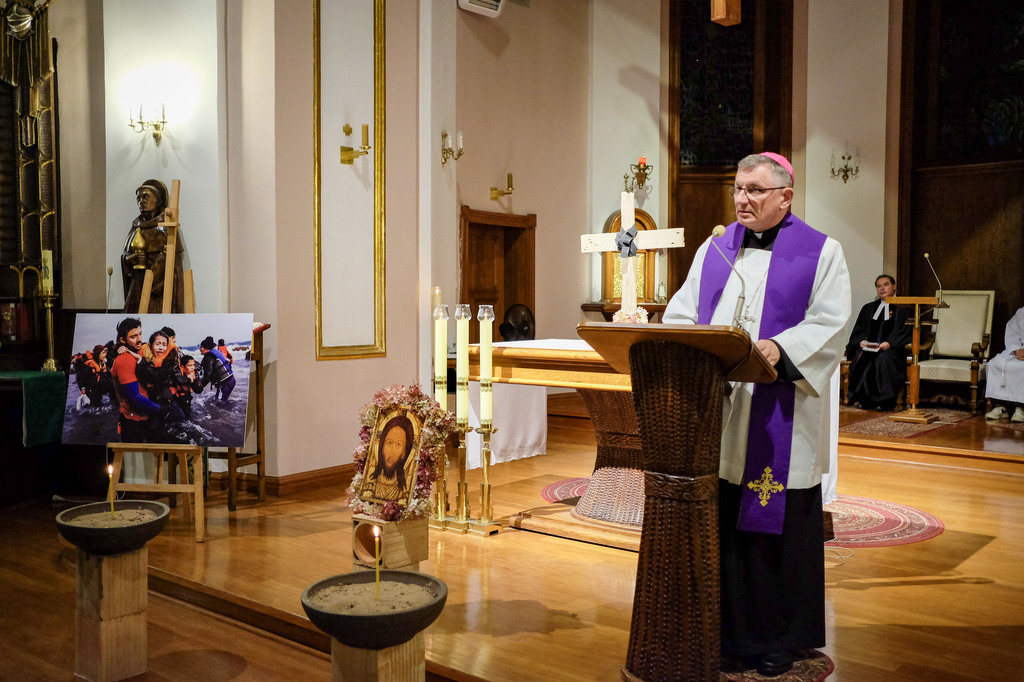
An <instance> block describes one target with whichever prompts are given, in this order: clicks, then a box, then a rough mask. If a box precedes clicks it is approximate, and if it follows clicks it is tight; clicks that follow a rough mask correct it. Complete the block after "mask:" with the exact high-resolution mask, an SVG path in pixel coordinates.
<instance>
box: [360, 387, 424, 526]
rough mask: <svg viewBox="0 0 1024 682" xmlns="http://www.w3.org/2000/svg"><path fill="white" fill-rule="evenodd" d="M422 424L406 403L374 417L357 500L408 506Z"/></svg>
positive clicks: (413, 484)
mask: <svg viewBox="0 0 1024 682" xmlns="http://www.w3.org/2000/svg"><path fill="white" fill-rule="evenodd" d="M421 427H422V424H421V423H420V418H419V416H418V415H417V414H416V412H415V411H414V410H412V409H411V408H410V407H408V406H399V407H397V408H395V409H393V410H389V411H387V412H382V413H381V414H380V415H379V416H378V417H377V423H376V424H374V427H373V435H372V436H371V437H370V447H369V449H368V450H367V455H366V463H365V464H364V465H363V480H362V484H361V485H360V486H359V499H361V500H363V501H366V502H376V503H378V504H386V503H388V502H396V503H397V504H398V505H400V506H403V507H407V506H409V504H410V502H411V501H412V492H413V489H415V487H416V474H417V472H418V468H419V461H420V432H421V430H422V429H421ZM392 467H393V469H391V468H392ZM389 469H390V470H389Z"/></svg>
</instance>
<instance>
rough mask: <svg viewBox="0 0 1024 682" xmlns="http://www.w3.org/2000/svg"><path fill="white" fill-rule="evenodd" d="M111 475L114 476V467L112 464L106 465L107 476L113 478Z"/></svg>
mask: <svg viewBox="0 0 1024 682" xmlns="http://www.w3.org/2000/svg"><path fill="white" fill-rule="evenodd" d="M113 475H114V465H113V464H108V465H107V476H113Z"/></svg>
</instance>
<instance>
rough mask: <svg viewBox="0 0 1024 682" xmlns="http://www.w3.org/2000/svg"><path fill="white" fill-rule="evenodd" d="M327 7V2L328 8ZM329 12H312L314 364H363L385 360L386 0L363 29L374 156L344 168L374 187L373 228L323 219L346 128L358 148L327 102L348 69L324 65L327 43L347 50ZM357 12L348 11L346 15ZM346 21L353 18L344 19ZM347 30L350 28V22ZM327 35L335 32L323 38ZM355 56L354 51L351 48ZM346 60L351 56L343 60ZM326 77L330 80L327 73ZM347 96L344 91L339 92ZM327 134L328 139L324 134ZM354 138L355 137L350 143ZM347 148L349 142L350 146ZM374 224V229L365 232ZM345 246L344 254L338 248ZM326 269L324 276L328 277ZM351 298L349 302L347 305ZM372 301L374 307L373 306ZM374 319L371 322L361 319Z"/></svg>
mask: <svg viewBox="0 0 1024 682" xmlns="http://www.w3.org/2000/svg"><path fill="white" fill-rule="evenodd" d="M328 1H329V0H328ZM323 9H324V8H323V7H321V0H315V2H314V10H313V69H314V73H313V135H314V141H313V149H314V158H313V194H314V197H313V203H314V259H315V266H314V292H315V303H316V359H317V360H343V359H351V358H365V357H374V356H381V355H386V329H385V311H386V292H385V282H386V280H385V249H384V235H385V215H384V197H385V170H384V149H385V67H384V58H385V20H384V0H374V2H373V15H372V21H371V22H370V23H371V24H372V26H365V27H363V26H359V28H358V29H357V30H359V29H363V28H365V30H366V31H372V36H373V48H372V55H373V57H372V60H373V77H372V97H373V107H372V111H373V124H372V129H373V135H372V137H371V138H370V140H369V143H370V147H371V151H370V155H369V156H364V157H360V158H357V159H356V160H355V161H354V163H353V164H352V165H351V166H347V165H346V166H344V168H343V171H344V172H348V171H351V173H352V174H355V175H356V176H357V178H358V180H359V181H360V182H363V183H364V185H365V184H366V183H367V182H369V183H370V184H371V185H372V188H371V189H370V191H368V192H367V194H369V193H370V192H372V220H366V221H362V222H359V221H356V222H355V223H354V224H335V222H332V220H331V219H330V211H329V210H328V211H325V202H324V199H325V194H324V191H323V190H324V187H323V183H324V175H325V172H324V171H325V169H327V168H328V167H327V166H326V164H340V155H339V149H340V145H339V144H337V141H338V131H340V130H341V129H342V127H343V125H344V124H346V123H347V124H349V125H350V126H351V128H352V131H351V133H350V134H347V136H346V138H345V139H344V140H343V142H344V143H345V144H346V145H347V146H352V147H355V148H358V147H359V142H360V124H359V121H358V120H356V119H354V118H353V117H352V116H351V115H350V113H351V112H350V111H348V110H347V107H336V106H334V105H332V104H330V101H331V100H329V101H328V102H325V101H324V94H325V89H326V90H327V91H329V92H332V90H331V89H332V88H335V87H336V86H335V83H334V75H335V74H337V73H338V70H339V69H346V68H348V67H350V66H351V65H350V64H348V63H347V62H344V63H338V64H335V63H332V64H325V63H324V61H323V60H322V59H321V57H322V52H321V48H322V47H323V45H324V43H325V41H326V40H330V41H331V42H330V46H331V48H332V49H334V48H335V47H336V46H337V45H339V44H340V45H341V49H343V50H346V51H347V49H348V45H347V44H346V42H345V40H344V39H342V40H340V41H339V40H338V36H337V35H336V34H334V33H333V31H334V29H335V28H336V27H334V26H327V27H325V26H324V13H323V11H322V10H323ZM351 9H352V8H351V7H350V8H349V10H351ZM346 16H347V17H351V16H352V12H346ZM346 23H348V22H346ZM325 28H326V30H327V31H329V32H331V33H330V35H325V34H324V31H325ZM353 50H354V48H353ZM346 56H347V55H346ZM353 68H358V65H356V67H353ZM325 70H326V71H329V72H328V73H325ZM336 90H339V91H340V90H343V88H340V87H338V88H336ZM345 94H346V96H347V97H349V98H351V99H353V100H355V102H354V103H355V104H358V98H359V96H360V94H361V93H359V92H352V91H345ZM325 131H326V133H325ZM349 135H350V136H349ZM349 140H352V141H351V142H350V141H349ZM367 159H372V169H371V170H370V173H368V174H367V175H366V176H365V177H363V176H361V175H360V173H362V172H363V171H364V170H365V169H366V165H367V164H366V163H365V160H367ZM333 171H334V168H333V167H331V168H330V169H329V172H328V173H327V175H328V176H329V177H330V176H332V175H333ZM327 196H329V197H330V198H331V199H332V200H336V199H337V198H338V197H337V194H336V192H335V188H334V187H329V188H328V192H327ZM357 208H358V209H362V210H363V212H364V214H365V213H367V212H368V211H367V209H370V208H371V207H368V206H352V205H349V206H346V210H349V211H350V212H352V213H356V212H357V211H355V210H353V209H357ZM367 222H372V225H370V224H366V223H367ZM369 243H372V263H373V266H372V275H370V276H368V277H363V278H362V279H361V280H360V279H359V278H358V277H357V278H355V280H354V279H353V278H352V277H351V276H350V275H352V271H351V269H350V268H347V267H346V264H349V265H351V264H352V263H353V261H352V260H351V259H352V258H357V257H358V256H359V254H360V247H361V246H362V245H366V244H369ZM339 244H340V245H343V247H344V248H341V247H339V246H338V245H339ZM325 268H326V270H325ZM341 273H344V275H345V276H344V277H341V279H342V280H343V281H344V287H339V286H338V282H337V280H338V278H339V276H340V275H341ZM345 297H349V298H345ZM352 299H355V300H356V301H360V302H362V303H366V304H368V305H367V306H366V308H367V309H370V310H372V315H365V314H364V315H360V314H356V315H351V314H350V313H351V311H349V313H348V314H347V313H345V311H339V305H338V304H339V303H342V306H341V307H344V304H345V303H351V302H352ZM370 301H372V304H370ZM366 317H372V319H364V318H366ZM339 327H340V328H344V329H345V333H350V332H352V333H354V334H356V335H358V336H359V338H356V339H354V340H353V339H347V338H342V339H339V336H338V334H337V333H336V332H335V331H333V330H337V329H338V328H339Z"/></svg>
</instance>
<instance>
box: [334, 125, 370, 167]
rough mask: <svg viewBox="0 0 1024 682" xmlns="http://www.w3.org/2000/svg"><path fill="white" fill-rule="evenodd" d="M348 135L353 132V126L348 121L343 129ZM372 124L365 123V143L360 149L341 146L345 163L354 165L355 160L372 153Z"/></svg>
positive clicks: (342, 158)
mask: <svg viewBox="0 0 1024 682" xmlns="http://www.w3.org/2000/svg"><path fill="white" fill-rule="evenodd" d="M341 130H342V132H343V133H345V135H346V136H348V135H351V134H352V126H350V125H349V124H348V123H346V124H345V126H344V127H343V128H342V129H341ZM370 149H371V147H370V125H369V124H368V123H364V124H363V144H362V146H360V147H359V148H358V149H353V148H352V147H342V148H341V162H342V163H344V164H348V165H352V164H353V163H355V160H356V159H358V158H359V157H360V156H366V155H367V154H369V153H370Z"/></svg>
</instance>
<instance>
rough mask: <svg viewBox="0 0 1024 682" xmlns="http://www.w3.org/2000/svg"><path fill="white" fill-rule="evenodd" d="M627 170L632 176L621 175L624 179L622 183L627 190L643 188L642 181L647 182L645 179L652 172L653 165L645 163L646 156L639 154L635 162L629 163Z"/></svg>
mask: <svg viewBox="0 0 1024 682" xmlns="http://www.w3.org/2000/svg"><path fill="white" fill-rule="evenodd" d="M629 170H630V172H631V174H632V177H630V175H623V176H622V178H623V180H624V183H623V184H624V185H625V189H626V191H627V192H632V191H634V190H638V189H643V188H644V183H645V182H647V179H648V178H650V177H651V175H653V174H654V166H651V165H648V164H647V157H646V156H641V157H640V160H639V161H638V162H637V163H634V164H630V166H629Z"/></svg>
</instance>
